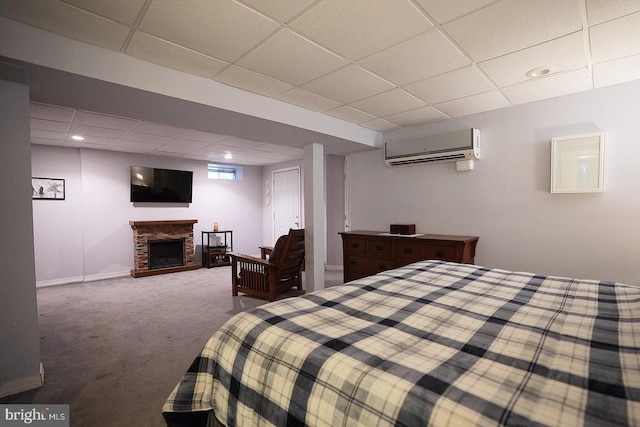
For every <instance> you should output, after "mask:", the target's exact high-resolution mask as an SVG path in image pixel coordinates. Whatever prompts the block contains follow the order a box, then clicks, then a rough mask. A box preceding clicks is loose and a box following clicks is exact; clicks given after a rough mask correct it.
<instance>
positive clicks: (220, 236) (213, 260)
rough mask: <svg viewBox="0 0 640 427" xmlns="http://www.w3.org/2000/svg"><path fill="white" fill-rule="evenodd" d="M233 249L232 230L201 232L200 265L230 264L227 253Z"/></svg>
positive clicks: (219, 265) (216, 265)
mask: <svg viewBox="0 0 640 427" xmlns="http://www.w3.org/2000/svg"><path fill="white" fill-rule="evenodd" d="M231 251H233V231H230V230H225V231H203V232H202V266H203V267H207V268H211V267H222V266H224V265H231V261H230V259H229V255H228V253H229V252H231Z"/></svg>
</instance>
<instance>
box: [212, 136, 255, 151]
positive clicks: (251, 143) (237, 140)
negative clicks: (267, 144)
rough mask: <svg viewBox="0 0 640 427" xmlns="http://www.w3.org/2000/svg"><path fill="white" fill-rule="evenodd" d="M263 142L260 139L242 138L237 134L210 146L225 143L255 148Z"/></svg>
mask: <svg viewBox="0 0 640 427" xmlns="http://www.w3.org/2000/svg"><path fill="white" fill-rule="evenodd" d="M263 144H264V143H263V142H259V141H251V140H249V139H242V138H236V137H235V136H232V137H230V138H227V139H225V140H224V141H222V142H221V143H219V144H218V143H216V144H213V145H210V146H209V147H213V146H214V145H215V146H221V145H224V146H226V147H233V148H236V149H243V148H255V147H258V146H260V145H263Z"/></svg>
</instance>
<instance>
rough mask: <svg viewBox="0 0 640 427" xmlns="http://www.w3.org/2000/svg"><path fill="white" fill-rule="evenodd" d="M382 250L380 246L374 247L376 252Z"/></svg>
mask: <svg viewBox="0 0 640 427" xmlns="http://www.w3.org/2000/svg"><path fill="white" fill-rule="evenodd" d="M383 250H384V248H383V247H382V246H376V251H383Z"/></svg>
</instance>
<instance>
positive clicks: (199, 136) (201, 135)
mask: <svg viewBox="0 0 640 427" xmlns="http://www.w3.org/2000/svg"><path fill="white" fill-rule="evenodd" d="M182 137H183V138H185V139H189V140H193V141H202V142H206V143H212V142H218V141H222V140H224V139H227V138H229V136H228V135H218V134H215V133H207V132H200V131H197V130H188V129H186V130H185V131H184V133H183V134H182Z"/></svg>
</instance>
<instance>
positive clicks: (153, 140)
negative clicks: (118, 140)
mask: <svg viewBox="0 0 640 427" xmlns="http://www.w3.org/2000/svg"><path fill="white" fill-rule="evenodd" d="M175 139H176V138H175V137H171V136H161V135H151V134H148V133H136V132H127V133H126V134H125V135H123V136H122V140H127V141H132V142H147V143H149V144H154V145H162V144H167V143H169V142H171V141H173V140H175Z"/></svg>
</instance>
